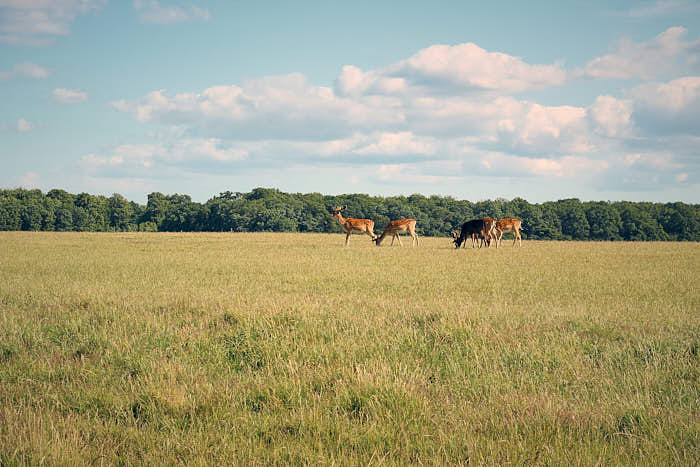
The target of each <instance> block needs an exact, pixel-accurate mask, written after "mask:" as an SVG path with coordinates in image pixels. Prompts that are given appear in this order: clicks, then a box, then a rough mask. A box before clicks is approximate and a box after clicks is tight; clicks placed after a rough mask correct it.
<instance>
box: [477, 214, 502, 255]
mask: <svg viewBox="0 0 700 467" xmlns="http://www.w3.org/2000/svg"><path fill="white" fill-rule="evenodd" d="M481 220H482V221H484V222H485V223H486V231H487V232H488V233H487V234H486V235H482V234H480V235H479V237H481V244H480V245H479V248H481V247H482V246H483V244H484V242H486V246H488V247H489V248H491V239H493V240H496V221H495V220H494V219H491V218H490V217H482V218H481ZM495 243H496V248H498V242H495Z"/></svg>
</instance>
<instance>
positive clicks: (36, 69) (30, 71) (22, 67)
mask: <svg viewBox="0 0 700 467" xmlns="http://www.w3.org/2000/svg"><path fill="white" fill-rule="evenodd" d="M49 74H50V73H49V71H48V70H47V69H46V68H44V67H43V66H41V65H37V64H35V63H18V64H17V65H15V66H13V67H12V68H11V69H10V70H9V71H0V81H5V80H8V79H12V78H20V77H21V78H33V79H44V78H48V76H49Z"/></svg>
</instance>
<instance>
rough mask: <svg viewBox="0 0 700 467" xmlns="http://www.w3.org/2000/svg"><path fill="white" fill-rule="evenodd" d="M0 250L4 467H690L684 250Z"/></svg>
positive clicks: (41, 245)
mask: <svg viewBox="0 0 700 467" xmlns="http://www.w3.org/2000/svg"><path fill="white" fill-rule="evenodd" d="M344 239H345V237H344V235H323V234H318V235H315V234H272V233H270V234H267V233H255V234H253V233H251V234H231V233H222V234H219V233H212V234H209V233H192V234H190V233H181V234H167V233H154V234H143V233H141V234H138V233H134V234H131V233H130V234H106V233H28V232H0V465H16V464H25V463H28V464H70V465H76V464H106V465H111V464H118V463H121V464H142V463H145V464H156V465H161V464H175V463H183V464H233V463H235V464H238V465H250V464H265V465H267V464H286V463H310V464H341V465H353V464H354V465H368V464H371V465H381V464H406V463H422V464H444V463H449V464H467V463H474V464H500V465H504V464H516V465H521V464H538V463H540V464H545V465H546V464H549V465H562V464H574V465H594V464H598V465H620V464H643V465H698V463H700V429H699V427H700V286H699V284H700V280H699V279H698V273H699V272H700V245H698V244H697V243H592V242H591V243H582V242H534V241H525V242H523V246H522V248H513V247H512V246H511V241H508V240H505V241H504V245H503V247H502V248H499V249H498V250H496V249H493V248H492V249H490V250H487V249H482V250H472V249H471V248H468V249H462V250H459V251H457V250H455V249H454V248H453V247H452V244H451V241H450V240H449V239H445V238H421V245H420V246H419V247H417V248H411V247H410V246H408V245H409V244H410V242H409V241H407V240H408V239H407V240H405V241H404V245H405V246H404V247H403V248H400V247H398V246H396V245H395V246H394V247H389V246H388V245H389V242H385V244H384V245H383V246H382V247H380V248H377V247H375V246H373V244H372V243H371V242H370V240H369V238H368V237H366V236H353V238H352V239H351V242H350V246H349V247H348V248H344V247H343V243H344Z"/></svg>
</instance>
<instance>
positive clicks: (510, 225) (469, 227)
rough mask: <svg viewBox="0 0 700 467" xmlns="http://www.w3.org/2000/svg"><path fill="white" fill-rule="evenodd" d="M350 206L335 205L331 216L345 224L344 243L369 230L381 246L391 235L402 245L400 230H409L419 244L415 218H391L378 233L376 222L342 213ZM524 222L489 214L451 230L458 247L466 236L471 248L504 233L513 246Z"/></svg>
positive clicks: (498, 241) (404, 231) (374, 240)
mask: <svg viewBox="0 0 700 467" xmlns="http://www.w3.org/2000/svg"><path fill="white" fill-rule="evenodd" d="M344 209H347V206H336V207H334V208H333V214H331V216H332V217H335V218H336V219H338V222H339V223H340V225H341V226H342V227H343V230H344V231H345V246H348V244H349V243H350V235H352V234H367V235H369V236H370V237H371V238H372V241H373V242H374V243H376V244H377V246H380V245H381V244H382V241H383V240H384V239H385V238H386V237H387V235H391V244H392V245H393V244H394V239H398V240H399V245H401V246H403V243H401V237H399V234H400V233H408V234H409V235H410V236H411V237H412V242H411V245H412V246H416V245H418V235H416V220H415V219H399V220H395V221H391V222H389V224H388V225H387V226H386V228H385V229H384V232H382V234H381V235H376V234H375V233H374V222H373V221H371V220H369V219H353V218H346V217H343V214H342V213H341V211H343V210H344ZM521 225H522V223H521V222H520V220H519V219H516V218H514V217H506V218H505V219H501V220H500V221H496V220H494V219H491V218H490V217H483V218H481V219H474V220H471V221H468V222H465V223H464V224H462V230H461V231H460V233H459V235H457V232H452V239H453V242H454V244H455V247H456V248H459V247H461V246H462V245H464V246H465V247H466V245H467V238H470V239H471V241H472V248H474V247H476V245H477V242H479V241H480V243H479V248H481V246H482V245H483V244H484V243H485V244H486V246H488V247H490V246H491V240H493V241H494V242H495V244H496V248H498V244H499V243H501V242H502V239H503V234H504V233H512V234H513V246H515V243H516V242H518V245H519V246H522V237H521V236H520V227H521Z"/></svg>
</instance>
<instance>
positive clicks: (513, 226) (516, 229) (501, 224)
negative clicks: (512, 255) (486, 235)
mask: <svg viewBox="0 0 700 467" xmlns="http://www.w3.org/2000/svg"><path fill="white" fill-rule="evenodd" d="M521 226H522V222H521V221H520V219H516V218H514V217H506V218H505V219H501V220H500V221H498V222H496V246H498V244H499V243H500V242H501V241H502V240H503V234H504V233H509V232H510V233H512V234H513V246H515V242H516V240H517V241H518V246H523V239H522V237H521V236H520V227H521Z"/></svg>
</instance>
